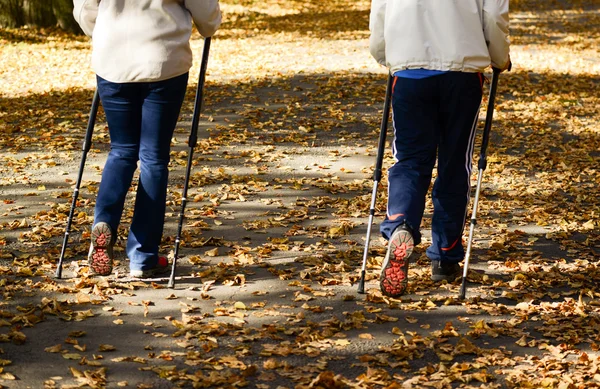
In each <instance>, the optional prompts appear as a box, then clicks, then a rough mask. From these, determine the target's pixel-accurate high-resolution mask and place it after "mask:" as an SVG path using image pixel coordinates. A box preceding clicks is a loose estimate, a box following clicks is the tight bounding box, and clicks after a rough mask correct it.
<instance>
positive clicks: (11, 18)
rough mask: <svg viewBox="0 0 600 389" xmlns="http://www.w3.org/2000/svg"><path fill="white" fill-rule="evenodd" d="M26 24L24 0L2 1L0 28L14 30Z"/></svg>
mask: <svg viewBox="0 0 600 389" xmlns="http://www.w3.org/2000/svg"><path fill="white" fill-rule="evenodd" d="M24 24H25V15H24V13H23V0H0V26H3V27H13V28H14V27H20V26H22V25H24Z"/></svg>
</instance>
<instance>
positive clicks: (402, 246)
mask: <svg viewBox="0 0 600 389" xmlns="http://www.w3.org/2000/svg"><path fill="white" fill-rule="evenodd" d="M414 246H415V244H414V240H413V236H412V234H411V232H410V231H409V230H408V228H407V227H406V226H404V225H402V226H400V227H398V228H396V230H395V231H394V233H393V234H392V237H391V238H390V241H389V242H388V250H387V254H386V255H385V260H384V261H383V266H382V268H381V276H380V277H379V287H380V288H381V292H382V293H383V294H384V295H386V296H389V297H397V296H400V295H402V294H403V293H404V291H405V290H406V286H407V285H408V263H409V259H410V256H411V255H412V253H413V248H414Z"/></svg>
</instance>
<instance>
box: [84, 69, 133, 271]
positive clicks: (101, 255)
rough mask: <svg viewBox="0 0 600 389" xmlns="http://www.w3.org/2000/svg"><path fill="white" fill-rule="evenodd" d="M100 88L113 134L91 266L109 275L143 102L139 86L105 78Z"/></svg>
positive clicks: (98, 206) (96, 216)
mask: <svg viewBox="0 0 600 389" xmlns="http://www.w3.org/2000/svg"><path fill="white" fill-rule="evenodd" d="M97 84H98V93H99V95H100V100H101V101H102V107H103V109H104V112H105V114H106V120H107V122H108V128H109V132H110V152H109V153H108V158H107V160H106V164H105V165H104V171H103V172H102V180H101V181H100V189H99V191H98V196H97V198H96V207H95V210H94V224H93V227H92V231H91V245H90V252H89V254H88V263H89V266H90V270H91V272H92V273H94V274H98V275H109V274H110V273H111V272H112V266H113V259H114V254H113V245H114V243H115V241H116V238H117V229H118V227H119V222H120V220H121V214H122V213H123V206H124V203H125V197H126V195H127V191H128V190H129V186H130V185H131V179H132V177H133V173H134V171H135V169H136V166H137V158H138V157H137V156H138V149H139V136H140V123H141V120H140V119H141V102H140V100H139V93H138V92H139V90H138V88H137V85H135V84H117V83H113V82H110V81H107V80H104V79H102V78H101V77H97Z"/></svg>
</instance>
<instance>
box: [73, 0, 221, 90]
mask: <svg viewBox="0 0 600 389" xmlns="http://www.w3.org/2000/svg"><path fill="white" fill-rule="evenodd" d="M73 4H74V6H75V7H74V10H73V16H74V17H75V20H77V22H78V23H79V25H80V26H81V28H82V29H83V31H84V32H85V33H86V34H87V35H89V36H91V37H92V67H93V69H94V71H95V72H96V74H98V75H99V76H100V77H102V78H104V79H106V80H108V81H112V82H117V83H122V82H141V81H161V80H166V79H169V78H172V77H176V76H179V75H182V74H184V73H186V72H188V71H189V69H190V67H191V66H192V51H191V49H190V36H191V33H192V20H193V21H194V23H195V25H196V27H197V28H198V31H199V32H200V34H202V35H203V36H205V37H207V36H211V35H213V34H214V33H215V31H217V29H218V28H219V26H220V24H221V10H220V8H219V2H218V0H74V1H73Z"/></svg>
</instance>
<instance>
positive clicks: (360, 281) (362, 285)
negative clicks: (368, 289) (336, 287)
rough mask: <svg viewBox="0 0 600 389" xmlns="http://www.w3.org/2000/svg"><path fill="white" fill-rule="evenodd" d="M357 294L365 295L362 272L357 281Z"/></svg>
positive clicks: (363, 273) (363, 274)
mask: <svg viewBox="0 0 600 389" xmlns="http://www.w3.org/2000/svg"><path fill="white" fill-rule="evenodd" d="M358 293H360V294H364V293H365V272H364V271H363V272H362V274H361V276H360V280H359V281H358Z"/></svg>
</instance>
